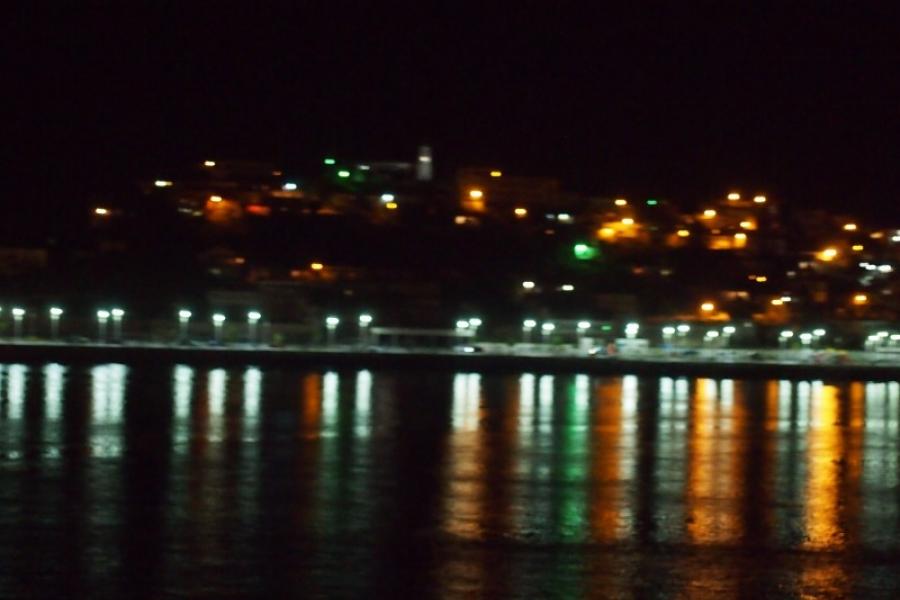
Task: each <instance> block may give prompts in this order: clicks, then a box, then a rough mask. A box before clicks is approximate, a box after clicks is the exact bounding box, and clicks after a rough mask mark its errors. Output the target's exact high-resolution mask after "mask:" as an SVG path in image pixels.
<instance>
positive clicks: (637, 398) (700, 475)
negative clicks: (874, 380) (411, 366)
mask: <svg viewBox="0 0 900 600" xmlns="http://www.w3.org/2000/svg"><path fill="white" fill-rule="evenodd" d="M898 417H900V386H898V384H897V383H888V384H884V383H878V384H867V383H836V384H829V383H822V382H789V381H767V382H766V381H759V382H741V381H731V380H720V381H714V380H704V379H698V380H687V379H676V380H673V379H669V378H641V379H638V378H635V377H630V376H626V377H614V378H590V377H587V376H584V375H576V376H570V375H566V376H552V375H530V374H524V375H521V376H494V375H491V376H487V375H484V376H479V375H477V374H462V373H460V374H453V373H423V372H407V373H399V372H384V373H381V372H378V373H370V372H368V371H360V372H339V373H335V372H291V371H284V370H272V371H269V370H260V369H257V368H246V369H229V370H222V369H213V370H208V369H197V368H191V367H188V366H177V367H174V368H173V367H137V368H135V367H131V368H128V367H125V366H122V365H97V366H95V367H92V368H90V367H88V368H85V367H66V366H62V365H57V364H49V365H28V366H26V365H15V364H13V365H2V366H0V598H14V597H34V598H50V597H67V598H73V597H86V598H105V597H146V598H161V597H181V598H208V597H230V598H245V597H269V598H280V597H286V596H287V597H290V596H294V597H317V596H318V597H371V596H381V597H392V598H428V597H439V598H443V597H448V598H463V597H465V598H468V597H473V596H476V597H477V596H482V597H559V598H571V597H579V596H594V597H612V598H615V597H625V598H627V597H640V598H645V597H651V598H652V597H679V598H713V597H715V598H720V597H725V598H727V597H739V598H755V597H761V596H769V597H815V598H818V597H835V598H837V597H846V596H852V595H855V596H858V597H865V598H877V597H883V598H896V597H898V595H900V487H898V477H900V463H898V456H900V445H898V435H900V433H898Z"/></svg>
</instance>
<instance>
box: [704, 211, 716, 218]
mask: <svg viewBox="0 0 900 600" xmlns="http://www.w3.org/2000/svg"><path fill="white" fill-rule="evenodd" d="M715 216H716V211H714V210H713V209H711V208H707V209H706V210H704V211H703V218H704V219H712V218H713V217H715Z"/></svg>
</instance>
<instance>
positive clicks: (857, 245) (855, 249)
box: [852, 244, 864, 252]
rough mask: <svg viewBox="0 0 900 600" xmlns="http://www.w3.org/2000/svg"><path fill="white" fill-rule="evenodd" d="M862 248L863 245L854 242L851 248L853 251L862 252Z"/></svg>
mask: <svg viewBox="0 0 900 600" xmlns="http://www.w3.org/2000/svg"><path fill="white" fill-rule="evenodd" d="M863 249H864V248H863V245H862V244H854V245H853V246H852V250H853V251H854V252H862V251H863Z"/></svg>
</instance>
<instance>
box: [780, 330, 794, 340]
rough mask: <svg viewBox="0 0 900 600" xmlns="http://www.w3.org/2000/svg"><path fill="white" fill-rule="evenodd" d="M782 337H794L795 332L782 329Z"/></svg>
mask: <svg viewBox="0 0 900 600" xmlns="http://www.w3.org/2000/svg"><path fill="white" fill-rule="evenodd" d="M781 337H783V338H792V337H794V332H793V331H782V332H781Z"/></svg>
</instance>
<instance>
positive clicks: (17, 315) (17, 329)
mask: <svg viewBox="0 0 900 600" xmlns="http://www.w3.org/2000/svg"><path fill="white" fill-rule="evenodd" d="M12 316H13V337H14V338H16V339H17V340H18V339H19V338H21V337H22V319H24V318H25V309H24V308H19V307H16V308H14V309H12Z"/></svg>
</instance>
